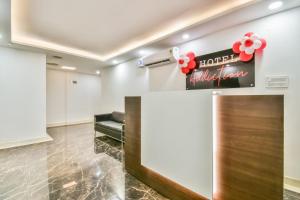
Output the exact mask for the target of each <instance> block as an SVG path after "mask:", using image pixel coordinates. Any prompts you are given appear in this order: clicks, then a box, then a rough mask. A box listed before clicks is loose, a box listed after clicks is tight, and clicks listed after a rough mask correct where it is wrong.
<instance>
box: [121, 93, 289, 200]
mask: <svg viewBox="0 0 300 200" xmlns="http://www.w3.org/2000/svg"><path fill="white" fill-rule="evenodd" d="M214 98H216V99H215V100H216V101H215V102H216V112H215V114H216V119H217V120H216V122H217V124H216V126H215V127H216V131H215V133H216V135H217V152H216V156H217V157H216V159H217V160H216V161H217V163H216V164H217V173H216V174H215V175H216V180H215V181H216V183H217V184H216V186H217V187H216V188H214V190H215V194H214V197H213V199H214V200H282V199H283V96H280V95H261V96H217V97H214ZM125 112H126V115H125V121H126V126H125V137H126V139H125V142H126V143H125V145H124V149H125V168H126V170H127V171H128V172H129V173H130V174H132V175H133V176H135V177H137V178H138V179H139V180H141V181H142V182H144V183H145V184H147V185H149V186H151V187H152V188H154V189H155V190H157V191H158V192H159V193H161V194H163V195H165V196H166V197H168V198H170V199H173V200H204V199H206V198H204V197H202V196H200V195H198V194H197V193H195V192H193V191H191V190H189V189H187V188H185V187H184V186H181V185H179V184H177V183H175V182H173V181H172V180H170V179H168V178H167V177H164V176H162V175H160V174H158V173H156V172H154V171H152V170H150V169H148V168H147V167H144V166H142V165H141V98H140V97H126V98H125Z"/></svg>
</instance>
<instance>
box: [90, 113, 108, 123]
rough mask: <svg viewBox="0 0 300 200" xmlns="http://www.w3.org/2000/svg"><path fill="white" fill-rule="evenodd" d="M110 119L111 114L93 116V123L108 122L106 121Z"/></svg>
mask: <svg viewBox="0 0 300 200" xmlns="http://www.w3.org/2000/svg"><path fill="white" fill-rule="evenodd" d="M111 118H112V115H111V113H109V114H101V115H95V116H94V122H101V121H108V120H111Z"/></svg>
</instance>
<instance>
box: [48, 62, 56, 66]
mask: <svg viewBox="0 0 300 200" xmlns="http://www.w3.org/2000/svg"><path fill="white" fill-rule="evenodd" d="M47 65H51V66H58V64H57V63H50V62H49V63H47Z"/></svg>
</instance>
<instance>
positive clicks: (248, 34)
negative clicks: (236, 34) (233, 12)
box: [245, 32, 254, 37]
mask: <svg viewBox="0 0 300 200" xmlns="http://www.w3.org/2000/svg"><path fill="white" fill-rule="evenodd" d="M253 34H254V33H253V32H248V33H246V34H245V36H247V37H250V36H251V35H253Z"/></svg>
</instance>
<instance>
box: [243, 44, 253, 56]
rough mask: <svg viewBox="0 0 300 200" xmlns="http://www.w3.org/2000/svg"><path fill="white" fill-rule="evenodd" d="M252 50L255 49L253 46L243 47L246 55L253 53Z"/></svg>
mask: <svg viewBox="0 0 300 200" xmlns="http://www.w3.org/2000/svg"><path fill="white" fill-rule="evenodd" d="M254 51H255V49H254V48H253V46H252V47H248V48H246V49H245V53H246V54H248V55H250V54H253V53H254Z"/></svg>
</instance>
